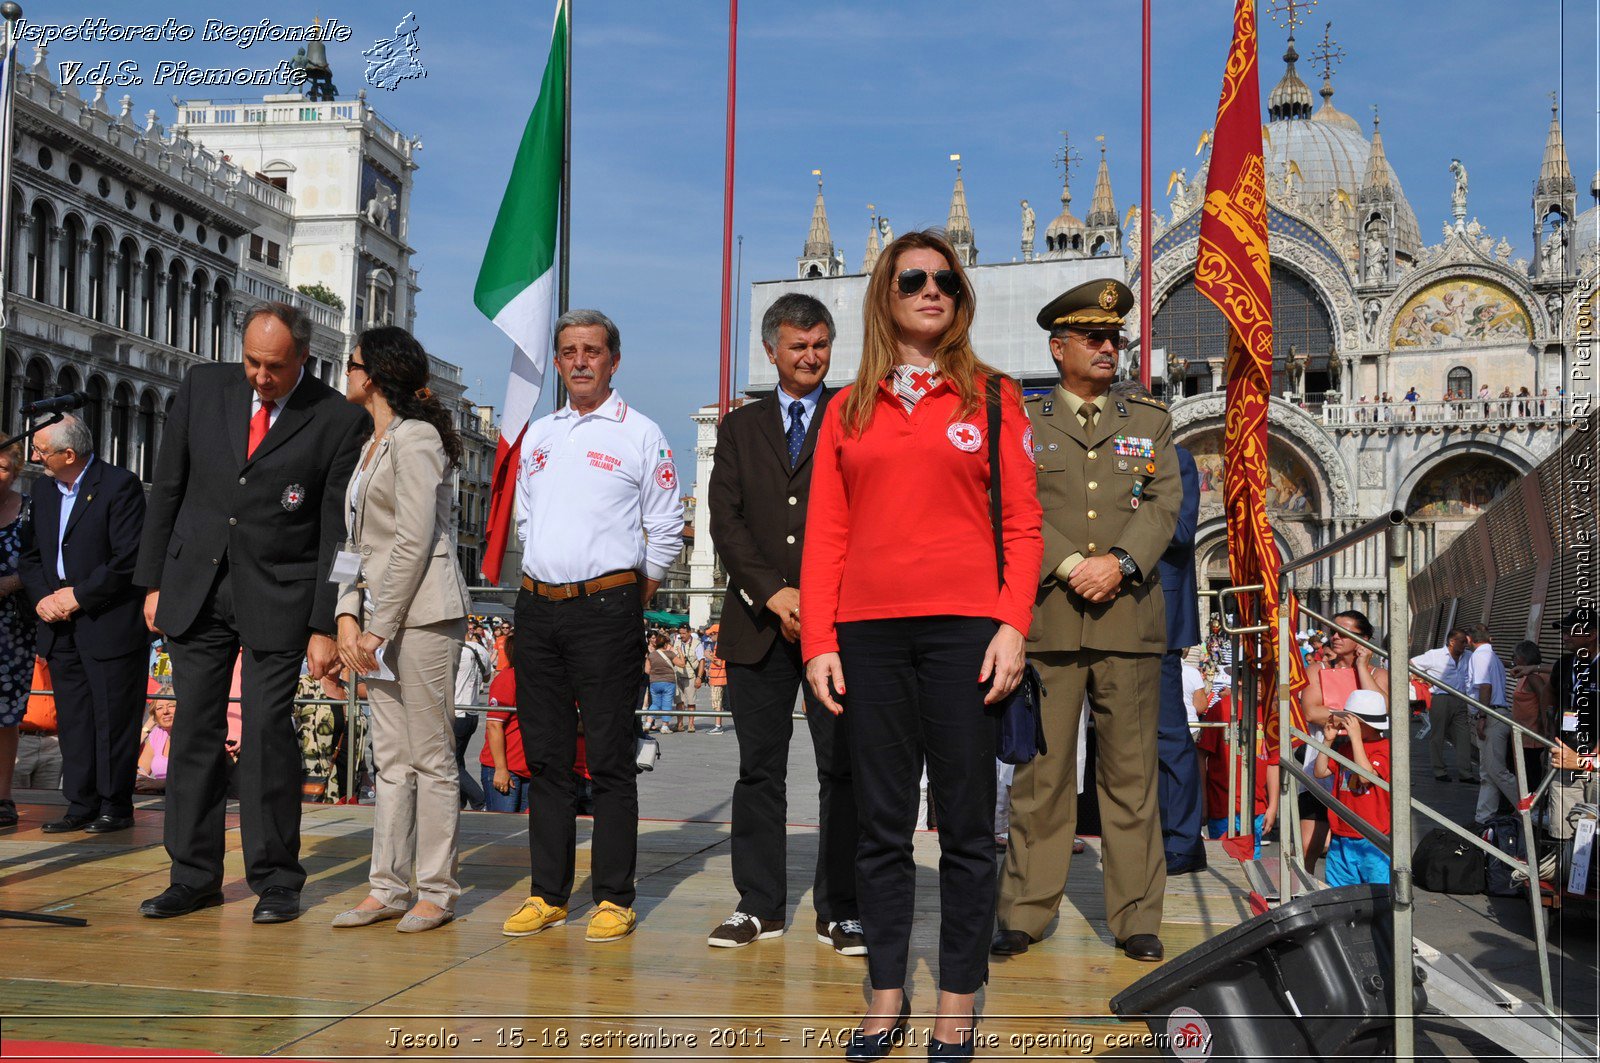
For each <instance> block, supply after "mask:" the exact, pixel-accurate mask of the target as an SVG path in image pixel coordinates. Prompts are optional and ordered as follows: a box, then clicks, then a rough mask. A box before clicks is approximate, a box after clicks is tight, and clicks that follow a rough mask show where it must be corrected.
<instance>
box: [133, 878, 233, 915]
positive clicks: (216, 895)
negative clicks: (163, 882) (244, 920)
mask: <svg viewBox="0 0 1600 1063" xmlns="http://www.w3.org/2000/svg"><path fill="white" fill-rule="evenodd" d="M221 903H222V894H221V893H220V892H219V891H217V890H211V891H209V892H207V891H205V890H197V889H195V888H194V887H193V886H181V885H178V884H177V883H174V884H173V885H171V886H168V887H167V888H166V891H165V892H164V893H161V894H158V895H157V896H154V897H151V898H150V899H149V900H147V901H145V902H144V903H143V904H141V905H139V914H140V915H143V916H148V917H150V918H151V919H171V918H172V917H173V916H175V915H188V914H189V913H190V912H198V911H199V910H200V909H202V908H215V907H216V906H217V905H219V904H221Z"/></svg>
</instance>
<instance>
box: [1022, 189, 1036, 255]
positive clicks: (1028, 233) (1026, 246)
mask: <svg viewBox="0 0 1600 1063" xmlns="http://www.w3.org/2000/svg"><path fill="white" fill-rule="evenodd" d="M1037 221H1038V219H1037V218H1036V216H1035V215H1034V213H1033V208H1032V207H1030V206H1028V201H1027V200H1026V199H1024V200H1023V201H1022V261H1024V262H1032V261H1033V233H1034V226H1035V224H1036V223H1037Z"/></svg>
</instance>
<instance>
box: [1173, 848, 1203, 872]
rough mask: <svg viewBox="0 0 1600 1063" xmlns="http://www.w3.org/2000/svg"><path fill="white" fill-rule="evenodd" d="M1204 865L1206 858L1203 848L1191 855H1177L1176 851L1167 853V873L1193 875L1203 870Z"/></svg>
mask: <svg viewBox="0 0 1600 1063" xmlns="http://www.w3.org/2000/svg"><path fill="white" fill-rule="evenodd" d="M1206 866H1207V860H1206V854H1205V851H1204V850H1201V851H1200V852H1198V853H1196V854H1194V855H1193V856H1179V855H1177V854H1176V853H1168V854H1167V874H1169V875H1193V874H1196V873H1197V872H1200V871H1204V870H1205V869H1206Z"/></svg>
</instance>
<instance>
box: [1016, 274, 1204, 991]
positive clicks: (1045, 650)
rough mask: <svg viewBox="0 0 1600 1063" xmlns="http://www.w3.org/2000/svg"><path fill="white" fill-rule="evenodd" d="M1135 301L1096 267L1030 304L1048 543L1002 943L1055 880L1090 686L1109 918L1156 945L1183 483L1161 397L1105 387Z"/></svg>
mask: <svg viewBox="0 0 1600 1063" xmlns="http://www.w3.org/2000/svg"><path fill="white" fill-rule="evenodd" d="M1132 307H1133V293H1132V292H1131V291H1129V290H1128V288H1127V286H1126V285H1124V284H1122V283H1121V282H1120V281H1115V280H1098V281H1090V282H1088V283H1085V284H1081V285H1078V286H1077V287H1076V288H1073V289H1072V290H1070V291H1068V292H1066V293H1064V294H1062V295H1061V296H1059V297H1057V298H1056V299H1055V300H1053V301H1052V302H1051V303H1050V305H1048V306H1046V307H1045V308H1044V309H1043V310H1041V311H1040V312H1039V316H1038V322H1039V325H1040V327H1041V328H1044V329H1045V330H1046V331H1047V332H1049V333H1050V355H1051V357H1052V358H1054V359H1055V361H1056V365H1057V366H1058V367H1059V369H1060V372H1061V382H1060V384H1059V385H1058V386H1057V387H1056V389H1055V390H1054V391H1053V392H1051V393H1050V394H1049V395H1048V396H1044V397H1042V398H1040V399H1035V400H1034V401H1032V402H1031V403H1030V404H1029V413H1030V415H1031V417H1032V420H1033V428H1032V437H1031V443H1030V446H1031V449H1032V450H1033V457H1034V464H1035V466H1036V467H1037V469H1038V473H1039V501H1040V502H1041V503H1043V505H1044V549H1045V553H1044V566H1043V568H1042V572H1043V577H1042V584H1041V586H1040V588H1039V597H1038V601H1037V604H1036V606H1035V608H1034V619H1033V628H1032V632H1031V634H1030V635H1029V637H1028V641H1029V643H1030V645H1029V657H1030V658H1031V659H1032V660H1033V662H1034V664H1035V665H1036V666H1037V667H1038V669H1039V672H1040V676H1041V678H1042V679H1043V682H1044V687H1045V689H1046V691H1047V695H1046V698H1045V702H1044V706H1043V714H1044V730H1045V738H1046V744H1047V746H1048V748H1049V752H1048V753H1046V754H1043V755H1041V756H1039V757H1036V758H1034V760H1033V761H1031V762H1030V763H1028V764H1024V765H1021V766H1019V767H1018V768H1017V770H1016V777H1015V781H1014V782H1013V783H1012V787H1011V844H1010V847H1009V849H1008V850H1007V853H1006V863H1005V872H1004V874H1003V875H1002V876H1001V880H1000V904H999V929H998V931H997V932H996V934H995V937H994V943H993V945H992V946H991V951H992V952H993V953H994V954H995V955H999V956H1010V955H1015V954H1017V953H1019V952H1025V951H1027V949H1028V946H1029V945H1030V944H1032V943H1034V942H1036V941H1038V940H1039V939H1040V938H1042V937H1043V936H1044V932H1045V929H1046V928H1047V927H1048V926H1049V925H1050V922H1051V920H1052V919H1053V918H1054V916H1055V912H1056V909H1057V907H1058V906H1059V905H1060V903H1061V895H1062V892H1063V891H1064V890H1065V889H1066V884H1067V869H1068V866H1069V864H1070V863H1071V860H1072V839H1073V832H1074V830H1075V828H1076V826H1077V819H1078V798H1077V791H1078V787H1077V755H1078V754H1077V750H1078V722H1079V719H1080V716H1081V715H1082V708H1083V703H1084V696H1085V694H1086V693H1087V695H1088V701H1089V706H1090V708H1091V709H1092V711H1093V712H1094V724H1095V732H1096V735H1097V737H1098V749H1099V757H1098V761H1099V770H1098V773H1097V774H1098V784H1099V788H1100V817H1101V822H1102V824H1103V825H1104V838H1105V841H1104V861H1105V894H1106V921H1107V923H1108V924H1109V926H1110V929H1111V933H1112V936H1113V938H1114V939H1115V942H1116V945H1117V947H1118V948H1120V949H1122V950H1123V951H1124V952H1125V953H1126V954H1127V955H1128V956H1129V957H1131V958H1133V959H1136V960H1147V961H1152V962H1153V961H1157V960H1160V959H1161V958H1162V946H1161V938H1160V937H1159V936H1158V935H1159V931H1160V929H1161V900H1162V891H1163V890H1164V888H1165V886H1166V863H1165V858H1164V856H1163V852H1162V846H1161V818H1160V807H1159V802H1158V800H1157V789H1156V778H1157V757H1156V724H1157V720H1158V717H1159V715H1160V704H1161V654H1162V653H1163V652H1164V651H1165V650H1166V645H1167V643H1166V639H1167V628H1166V606H1165V604H1164V602H1163V600H1162V598H1163V596H1162V593H1161V587H1160V583H1159V574H1158V571H1157V568H1156V562H1157V561H1158V560H1160V558H1161V554H1162V552H1163V551H1164V550H1166V548H1167V545H1168V544H1169V543H1170V542H1171V541H1172V532H1173V528H1174V527H1175V525H1176V523H1177V516H1178V506H1179V503H1180V501H1181V500H1182V489H1181V488H1180V486H1179V481H1178V459H1177V455H1176V453H1175V451H1174V450H1173V445H1172V418H1171V417H1170V416H1169V415H1168V413H1167V410H1166V407H1164V406H1162V405H1161V404H1160V403H1159V402H1156V401H1155V400H1154V399H1149V398H1140V397H1135V396H1132V395H1113V394H1110V393H1109V389H1110V387H1111V384H1112V382H1113V381H1114V380H1115V378H1116V373H1117V362H1118V354H1119V352H1120V351H1122V350H1123V349H1125V347H1126V342H1125V341H1124V339H1123V337H1122V325H1123V318H1124V315H1126V314H1127V313H1128V311H1129V310H1130V309H1132Z"/></svg>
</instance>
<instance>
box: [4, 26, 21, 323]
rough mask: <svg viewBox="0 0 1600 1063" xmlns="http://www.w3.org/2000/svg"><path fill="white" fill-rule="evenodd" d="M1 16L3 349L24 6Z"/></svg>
mask: <svg viewBox="0 0 1600 1063" xmlns="http://www.w3.org/2000/svg"><path fill="white" fill-rule="evenodd" d="M0 17H4V19H5V34H4V39H3V41H0V63H4V64H5V71H4V74H3V75H0V350H4V349H5V334H6V328H7V327H8V326H9V325H10V321H9V320H8V319H7V316H6V293H7V292H8V291H9V290H10V287H11V278H10V277H9V276H8V274H9V273H10V270H9V268H8V267H9V266H10V263H11V239H10V235H11V127H12V125H13V114H12V106H13V105H12V99H13V98H14V97H15V96H16V91H17V78H16V73H17V71H16V64H15V63H14V62H12V52H13V51H14V50H15V49H16V46H17V44H16V41H17V20H18V19H20V18H21V17H22V8H21V6H19V5H18V4H15V3H12V2H11V0H6V3H4V4H0Z"/></svg>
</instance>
